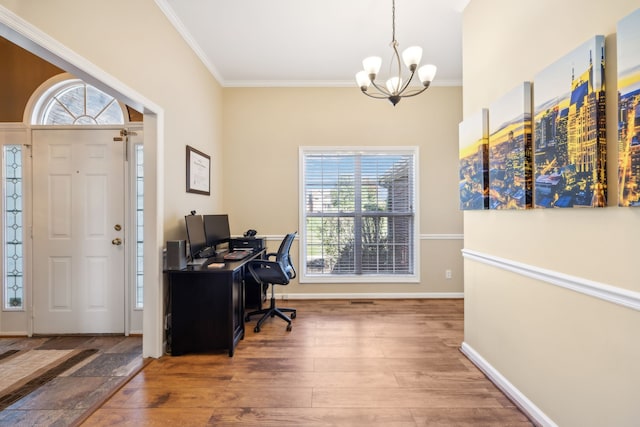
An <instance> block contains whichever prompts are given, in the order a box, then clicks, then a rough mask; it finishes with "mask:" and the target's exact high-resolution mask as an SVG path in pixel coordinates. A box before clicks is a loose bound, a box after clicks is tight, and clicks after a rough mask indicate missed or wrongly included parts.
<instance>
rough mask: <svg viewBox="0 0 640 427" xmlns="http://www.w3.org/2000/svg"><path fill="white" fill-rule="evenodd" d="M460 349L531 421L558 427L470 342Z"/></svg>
mask: <svg viewBox="0 0 640 427" xmlns="http://www.w3.org/2000/svg"><path fill="white" fill-rule="evenodd" d="M460 351H461V352H462V354H464V355H465V356H466V357H467V358H468V359H469V360H470V361H471V363H473V364H474V365H475V366H476V367H477V368H478V369H480V370H481V371H482V372H483V373H484V374H485V375H486V376H487V378H489V380H490V381H491V382H492V383H493V384H495V386H496V387H498V388H499V389H500V390H501V391H502V392H503V393H504V394H506V395H507V397H508V398H509V399H511V401H513V403H514V404H515V405H516V406H517V407H518V408H520V410H521V411H522V412H524V413H525V415H527V417H529V419H530V420H531V421H533V422H534V423H536V424H537V425H540V426H542V427H558V425H557V424H556V423H554V422H553V420H552V419H551V418H549V417H548V416H547V415H546V414H545V413H544V412H542V410H541V409H540V408H538V407H537V406H536V405H535V404H534V403H533V402H532V401H531V400H529V399H528V398H527V397H526V396H525V395H524V394H523V393H522V392H521V391H520V390H518V389H517V388H516V387H515V386H514V385H513V384H511V382H509V380H507V379H506V378H505V377H504V376H503V375H502V374H501V373H500V372H498V370H496V369H495V368H494V367H493V366H491V364H490V363H489V362H487V361H486V360H485V359H484V358H483V357H482V356H480V354H479V353H478V352H477V351H475V350H474V349H473V348H472V347H471V346H470V345H469V344H467V343H466V342H463V343H462V345H461V346H460Z"/></svg>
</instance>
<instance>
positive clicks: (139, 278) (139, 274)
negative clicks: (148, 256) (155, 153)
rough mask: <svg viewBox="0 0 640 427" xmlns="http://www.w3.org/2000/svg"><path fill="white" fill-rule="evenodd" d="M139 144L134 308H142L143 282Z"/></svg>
mask: <svg viewBox="0 0 640 427" xmlns="http://www.w3.org/2000/svg"><path fill="white" fill-rule="evenodd" d="M142 148H143V146H142V145H141V144H138V145H136V146H135V161H136V189H135V192H136V224H135V227H136V308H143V284H144V283H143V282H144V269H143V266H144V253H143V251H142V248H143V242H144V222H143V217H144V215H143V213H144V193H143V188H144V164H143V155H142Z"/></svg>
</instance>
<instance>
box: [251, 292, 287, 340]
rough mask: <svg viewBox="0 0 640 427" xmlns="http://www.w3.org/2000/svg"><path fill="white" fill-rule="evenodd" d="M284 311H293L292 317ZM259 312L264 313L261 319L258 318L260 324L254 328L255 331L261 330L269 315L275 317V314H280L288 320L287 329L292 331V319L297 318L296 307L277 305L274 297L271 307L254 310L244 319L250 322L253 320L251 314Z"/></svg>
mask: <svg viewBox="0 0 640 427" xmlns="http://www.w3.org/2000/svg"><path fill="white" fill-rule="evenodd" d="M284 313H291V317H289V316H287V315H286V314H284ZM258 314H262V317H261V318H260V320H258V324H257V325H256V327H255V328H253V332H260V327H261V326H262V324H263V323H264V321H265V320H267V319H268V318H269V317H275V316H278V317H279V318H281V319H282V320H284V321H285V322H287V331H290V330H291V328H292V325H291V319H295V318H296V310H295V308H279V307H276V299H275V298H274V297H271V302H270V304H269V308H263V309H262V310H256V311H252V312H250V313H248V314H247V315H246V316H245V318H244V320H245V321H246V322H248V321H250V320H251V316H255V315H258Z"/></svg>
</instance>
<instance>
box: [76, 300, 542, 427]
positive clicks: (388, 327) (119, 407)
mask: <svg viewBox="0 0 640 427" xmlns="http://www.w3.org/2000/svg"><path fill="white" fill-rule="evenodd" d="M279 303H280V305H287V306H292V307H295V308H297V309H298V316H297V318H296V319H295V320H294V322H293V324H294V326H293V330H292V331H291V332H286V330H285V323H284V322H283V321H282V320H280V319H277V318H274V319H270V320H268V321H267V322H266V323H265V325H264V326H263V328H262V330H261V332H260V333H254V332H253V323H255V322H251V323H250V324H247V333H246V337H245V339H244V340H243V341H242V342H241V343H240V344H239V345H238V348H237V349H236V352H235V356H234V357H233V358H230V357H228V355H227V353H226V352H220V353H217V354H207V355H184V356H179V357H171V356H166V357H163V358H160V359H157V360H153V361H152V362H151V363H149V364H148V365H147V366H146V367H145V368H144V370H143V371H142V372H140V373H139V374H138V375H137V376H136V377H134V378H133V379H132V380H131V381H130V382H129V383H128V384H127V385H125V386H124V387H123V388H122V389H120V391H119V392H117V393H116V394H115V395H114V396H113V397H112V398H111V399H110V400H109V401H107V403H105V404H104V405H103V406H102V407H101V408H100V409H98V410H97V411H96V412H95V413H94V414H93V415H92V416H91V417H89V418H88V419H87V420H86V422H85V423H84V425H85V426H107V425H128V426H134V425H135V426H138V425H154V426H155V425H158V426H160V425H181V426H188V425H193V426H204V425H212V426H227V425H244V426H353V425H366V426H452V425H455V426H474V427H476V426H531V425H532V424H531V423H530V422H529V421H528V420H527V418H526V417H525V416H524V415H523V414H522V413H521V412H520V411H519V410H518V409H517V408H516V407H515V406H514V405H513V404H512V403H511V401H509V400H508V399H507V398H506V397H505V396H504V395H503V394H502V393H501V392H500V391H499V390H498V389H496V388H495V387H494V386H493V384H492V383H491V382H490V381H489V380H487V379H486V378H485V377H484V375H483V374H482V373H481V372H480V371H478V369H477V368H476V367H475V366H473V365H472V364H471V363H470V362H469V361H468V360H467V359H466V358H465V357H464V355H463V354H462V353H460V351H459V350H458V349H459V347H460V344H461V343H462V340H463V301H462V300H384V301H379V300H376V301H345V300H336V301H300V300H293V301H288V302H279Z"/></svg>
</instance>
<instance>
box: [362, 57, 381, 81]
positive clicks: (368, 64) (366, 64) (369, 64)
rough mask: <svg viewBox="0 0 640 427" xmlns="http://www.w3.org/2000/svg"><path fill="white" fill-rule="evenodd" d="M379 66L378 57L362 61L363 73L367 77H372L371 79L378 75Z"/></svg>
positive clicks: (379, 60) (379, 59)
mask: <svg viewBox="0 0 640 427" xmlns="http://www.w3.org/2000/svg"><path fill="white" fill-rule="evenodd" d="M381 66H382V58H380V57H379V56H370V57H368V58H365V59H364V60H363V61H362V67H363V68H364V71H365V72H366V73H367V74H368V75H369V76H372V75H373V78H375V76H377V75H378V72H379V71H380V67H381ZM373 78H372V79H373Z"/></svg>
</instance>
